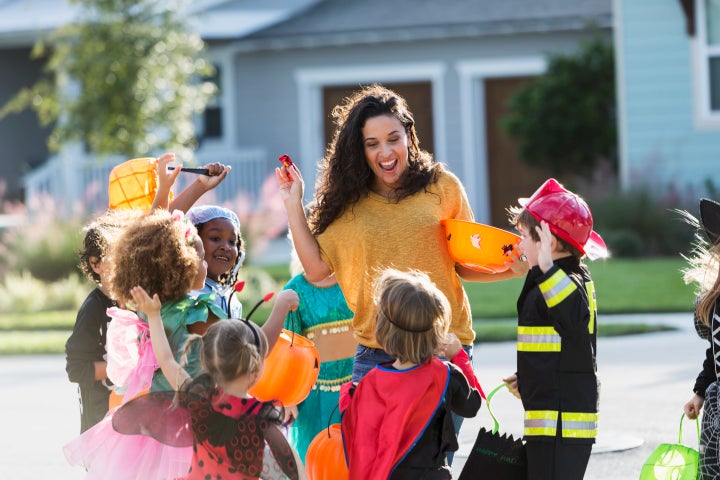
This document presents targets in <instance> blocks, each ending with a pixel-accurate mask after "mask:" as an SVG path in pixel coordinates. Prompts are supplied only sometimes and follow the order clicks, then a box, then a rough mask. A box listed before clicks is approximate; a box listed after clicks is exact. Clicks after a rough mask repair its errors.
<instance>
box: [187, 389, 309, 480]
mask: <svg viewBox="0 0 720 480" xmlns="http://www.w3.org/2000/svg"><path fill="white" fill-rule="evenodd" d="M197 407H199V408H192V409H191V410H192V412H193V428H194V429H195V434H196V437H197V440H198V441H199V442H208V443H210V444H211V445H215V446H222V447H224V449H225V451H226V453H227V456H228V459H229V461H230V463H231V464H232V465H233V467H234V468H236V469H237V470H238V471H239V472H241V473H242V474H244V475H249V476H252V477H257V476H260V474H261V473H263V472H264V469H263V465H264V464H265V463H269V464H270V470H272V471H277V473H281V474H282V475H280V478H290V479H292V480H295V479H297V478H298V465H297V462H296V460H295V455H294V454H293V450H292V447H291V446H290V444H289V443H288V441H287V439H286V438H285V436H284V435H283V434H282V432H281V431H280V429H279V428H278V425H279V424H280V423H281V422H282V410H279V409H278V408H277V407H276V406H275V405H273V404H272V402H258V401H256V400H254V401H253V405H251V406H250V407H249V408H247V410H246V412H247V413H244V414H242V415H240V416H239V417H231V416H227V415H223V414H222V413H221V412H219V411H217V410H215V409H214V408H212V407H210V402H209V401H207V400H205V399H203V400H202V401H201V403H199V404H197ZM208 407H209V408H208ZM220 409H221V410H222V404H220ZM267 450H269V452H271V453H272V455H267Z"/></svg>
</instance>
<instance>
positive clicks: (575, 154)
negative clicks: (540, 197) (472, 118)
mask: <svg viewBox="0 0 720 480" xmlns="http://www.w3.org/2000/svg"><path fill="white" fill-rule="evenodd" d="M509 107H510V110H511V113H510V114H509V115H507V116H506V117H505V118H503V119H502V120H501V122H502V126H503V128H504V129H505V130H506V131H507V132H508V134H509V135H510V136H512V137H514V138H516V139H518V140H520V158H521V159H522V160H523V161H525V162H526V163H528V164H529V165H534V166H538V167H541V168H544V169H547V170H548V171H549V172H551V173H552V174H553V175H556V176H561V175H562V174H563V173H567V172H568V171H571V172H574V173H576V174H578V175H580V176H583V177H586V178H587V177H589V176H591V174H592V173H593V171H594V170H595V168H596V167H597V166H598V165H599V164H600V163H601V162H603V161H606V162H608V163H609V164H610V166H611V167H612V170H613V171H616V170H617V139H616V138H617V131H616V118H615V112H616V108H615V65H614V60H613V47H612V45H610V44H608V43H606V42H605V41H603V40H601V39H599V38H598V39H595V40H592V41H590V42H587V43H584V44H582V47H581V49H580V50H579V52H578V53H576V54H572V55H563V54H555V55H551V56H550V59H549V63H548V69H547V72H546V73H545V74H544V75H541V76H538V77H537V78H535V79H533V80H532V81H530V82H529V83H528V84H527V85H526V86H524V87H523V88H521V89H520V90H519V91H518V92H517V93H516V94H515V95H513V96H512V97H511V98H510V100H509Z"/></svg>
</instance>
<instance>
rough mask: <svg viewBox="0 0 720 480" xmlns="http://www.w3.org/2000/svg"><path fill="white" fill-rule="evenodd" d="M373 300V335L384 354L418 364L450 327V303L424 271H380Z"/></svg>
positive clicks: (429, 354) (435, 347) (442, 338)
mask: <svg viewBox="0 0 720 480" xmlns="http://www.w3.org/2000/svg"><path fill="white" fill-rule="evenodd" d="M375 303H376V305H377V310H378V313H377V317H376V324H375V337H376V338H377V341H378V343H379V344H380V346H382V348H383V350H385V351H386V352H387V353H388V354H390V355H392V356H393V357H395V358H396V359H398V360H399V361H401V362H403V363H405V362H411V363H415V364H420V363H423V362H425V361H426V360H429V359H430V358H432V356H433V355H435V353H437V352H438V350H439V347H440V345H441V343H442V341H443V340H444V338H445V335H446V334H447V332H448V329H449V327H450V315H451V311H450V303H449V302H448V300H447V297H445V295H444V294H443V293H442V292H441V291H440V289H438V288H437V286H435V284H434V283H433V282H432V280H430V277H428V275H427V274H426V273H423V272H420V271H417V270H410V271H400V270H395V269H392V268H390V269H387V270H385V271H383V272H382V274H381V275H380V276H379V278H378V280H377V281H376V286H375Z"/></svg>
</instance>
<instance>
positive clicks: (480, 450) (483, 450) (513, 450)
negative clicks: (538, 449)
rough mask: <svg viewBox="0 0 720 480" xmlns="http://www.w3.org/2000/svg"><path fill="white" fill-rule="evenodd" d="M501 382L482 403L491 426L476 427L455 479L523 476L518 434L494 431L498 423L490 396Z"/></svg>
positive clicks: (523, 479)
mask: <svg viewBox="0 0 720 480" xmlns="http://www.w3.org/2000/svg"><path fill="white" fill-rule="evenodd" d="M505 386H506V384H505V383H502V384H500V385H498V386H497V387H495V388H494V389H493V390H492V391H491V392H490V393H489V394H488V396H487V399H486V401H485V405H486V406H487V409H488V412H489V413H490V416H491V417H492V419H493V422H494V423H495V426H494V427H493V429H492V430H487V429H486V428H485V427H482V428H481V429H480V431H479V432H478V435H477V439H475V444H474V445H473V447H472V450H471V451H470V455H468V459H467V461H466V462H465V466H464V467H463V469H462V472H460V478H459V480H474V479H485V478H492V479H494V480H526V479H527V456H526V454H525V444H524V443H523V441H522V438H513V436H512V435H508V434H506V433H503V434H502V435H500V433H498V430H499V429H500V424H499V423H498V421H497V419H496V418H495V415H493V413H492V410H490V400H491V399H492V397H493V395H495V393H496V392H497V391H498V390H500V389H501V388H503V387H505Z"/></svg>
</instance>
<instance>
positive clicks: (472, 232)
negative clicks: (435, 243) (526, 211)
mask: <svg viewBox="0 0 720 480" xmlns="http://www.w3.org/2000/svg"><path fill="white" fill-rule="evenodd" d="M440 224H441V225H442V226H443V227H444V228H445V237H446V239H447V246H448V252H449V253H450V256H451V257H452V258H453V259H454V260H455V261H456V262H457V263H459V264H460V265H462V266H464V267H467V268H470V269H472V270H476V271H479V272H485V273H500V272H504V271H506V270H507V269H508V268H509V267H507V266H505V263H504V262H506V261H508V260H511V258H510V256H509V255H508V252H511V251H513V249H514V247H515V245H516V244H517V242H518V241H519V240H520V237H519V236H518V235H515V234H514V233H511V232H508V231H506V230H502V229H500V228H495V227H492V226H490V225H485V224H482V223H475V222H468V221H465V220H455V219H446V220H441V221H440Z"/></svg>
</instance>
